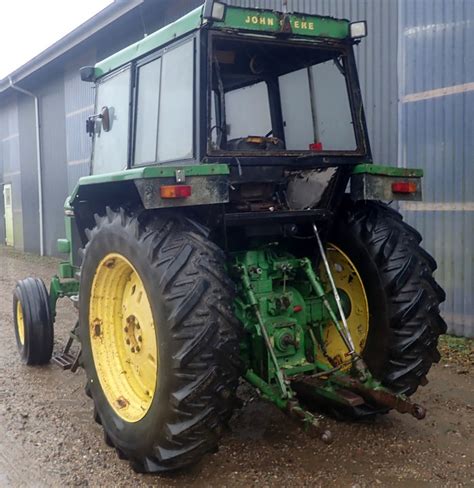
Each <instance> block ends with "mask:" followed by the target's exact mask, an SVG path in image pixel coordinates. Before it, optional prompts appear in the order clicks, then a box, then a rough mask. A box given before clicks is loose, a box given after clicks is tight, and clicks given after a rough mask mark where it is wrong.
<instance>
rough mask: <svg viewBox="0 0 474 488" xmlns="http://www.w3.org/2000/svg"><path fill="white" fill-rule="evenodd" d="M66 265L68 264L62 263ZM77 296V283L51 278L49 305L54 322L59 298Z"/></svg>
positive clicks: (75, 281)
mask: <svg viewBox="0 0 474 488" xmlns="http://www.w3.org/2000/svg"><path fill="white" fill-rule="evenodd" d="M62 264H68V263H62ZM78 294H79V281H77V280H68V281H61V280H60V279H59V277H58V276H53V278H52V280H51V285H50V288H49V303H50V307H51V316H52V319H53V322H54V319H55V318H56V306H57V302H58V300H59V299H60V298H64V297H72V296H75V295H78Z"/></svg>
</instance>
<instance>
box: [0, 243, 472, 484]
mask: <svg viewBox="0 0 474 488" xmlns="http://www.w3.org/2000/svg"><path fill="white" fill-rule="evenodd" d="M57 264H58V262H57V261H56V260H54V259H49V258H43V259H40V258H37V257H34V256H29V255H24V254H19V253H16V252H13V251H10V250H7V249H6V248H4V247H0V487H10V486H11V487H20V486H21V487H30V486H31V487H43V486H53V487H56V486H84V487H86V486H91V487H108V486H114V487H115V486H117V487H121V486H124V487H125V486H135V487H145V486H160V487H167V486H170V487H174V486H196V487H201V486H206V487H211V486H219V487H221V486H257V485H258V486H259V487H266V486H312V487H316V486H328V485H333V484H334V485H336V484H337V486H340V487H361V488H362V487H366V486H375V485H380V486H395V487H397V486H400V487H402V486H403V487H407V486H408V487H412V486H413V487H417V486H428V485H429V486H474V415H473V413H474V382H473V380H472V378H473V374H474V365H473V361H474V353H473V342H472V341H462V340H456V339H450V338H448V339H445V340H443V344H442V351H443V361H442V362H441V363H440V364H439V365H437V366H435V367H434V368H433V369H432V371H431V373H430V376H429V380H430V383H429V384H428V386H426V387H425V388H423V389H421V390H420V391H419V392H418V393H417V394H416V401H417V402H418V403H421V404H423V405H424V406H426V407H427V409H428V415H427V418H426V419H425V420H424V421H417V420H415V419H413V418H411V417H408V416H406V415H400V414H397V413H390V414H389V415H384V416H381V417H379V418H378V419H377V420H376V421H373V422H370V423H357V424H353V423H343V422H336V421H334V420H331V419H328V420H327V421H325V424H326V425H327V426H328V427H329V428H330V430H331V431H332V432H333V435H334V437H335V441H334V442H333V444H332V445H330V446H325V445H324V444H322V443H321V442H320V441H319V440H318V439H316V438H315V437H314V436H312V435H311V433H307V432H304V431H303V430H302V429H301V428H300V426H299V424H296V423H293V422H292V421H291V420H289V419H288V418H287V417H286V416H285V415H283V414H282V413H281V412H280V411H278V410H277V409H276V408H274V407H273V406H272V405H270V404H268V403H266V402H264V401H261V400H259V399H254V400H252V401H249V402H248V403H247V404H246V405H245V407H244V408H243V409H242V410H241V411H240V412H238V413H237V414H236V415H235V416H234V418H233V420H232V422H231V429H230V430H229V432H227V433H226V434H224V436H223V438H222V441H221V445H220V449H219V452H218V453H216V454H213V455H209V456H207V457H206V458H205V459H204V460H203V461H202V462H201V463H200V464H199V465H197V466H195V467H194V468H193V469H191V470H188V471H186V472H183V473H179V474H174V475H167V476H142V475H136V474H135V473H133V472H132V471H131V470H130V468H129V466H128V464H127V463H126V462H124V461H120V460H119V459H118V458H117V456H116V455H115V452H114V451H113V450H112V449H110V448H108V447H107V446H106V445H105V443H104V442H103V440H102V432H101V428H100V427H99V426H98V425H97V424H95V423H94V421H93V420H92V402H91V401H90V400H89V399H88V398H87V397H86V396H85V394H84V391H83V386H84V381H85V380H84V374H83V372H82V371H79V372H77V373H75V374H72V373H70V372H63V371H61V370H60V369H59V367H57V366H54V365H48V366H46V367H42V368H28V367H26V366H24V365H22V364H21V362H20V360H19V357H18V354H17V351H16V345H15V339H14V332H13V324H12V312H11V308H12V305H11V292H12V289H13V287H14V285H15V281H16V280H18V279H21V278H24V277H26V276H29V275H30V276H39V277H42V278H43V279H45V281H46V282H47V283H48V280H49V278H50V277H51V276H52V275H53V274H54V273H55V272H56V267H57ZM75 320H76V316H75V312H74V310H73V308H72V307H71V306H70V304H69V303H66V302H64V303H61V305H60V307H59V313H58V322H57V326H56V344H55V349H56V350H60V348H61V347H63V345H64V343H65V341H66V340H67V333H68V330H69V329H71V328H72V326H73V325H74V322H75Z"/></svg>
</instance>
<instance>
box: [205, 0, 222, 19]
mask: <svg viewBox="0 0 474 488" xmlns="http://www.w3.org/2000/svg"><path fill="white" fill-rule="evenodd" d="M225 10H226V5H225V4H224V3H221V2H216V1H215V0H206V3H205V4H204V13H203V17H204V18H205V19H209V20H217V21H218V22H222V21H223V20H224V19H225Z"/></svg>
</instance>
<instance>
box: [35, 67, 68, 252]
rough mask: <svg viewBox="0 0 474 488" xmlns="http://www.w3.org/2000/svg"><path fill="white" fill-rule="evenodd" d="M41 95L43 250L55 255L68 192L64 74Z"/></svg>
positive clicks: (57, 77)
mask: <svg viewBox="0 0 474 488" xmlns="http://www.w3.org/2000/svg"><path fill="white" fill-rule="evenodd" d="M40 95H41V109H40V118H41V142H42V162H43V167H42V175H43V195H44V200H43V212H44V215H43V217H44V250H45V253H46V254H47V255H49V256H53V255H55V254H57V247H56V241H57V239H58V237H62V236H64V201H65V200H66V197H67V195H68V187H67V165H66V130H65V124H64V113H65V109H64V107H65V105H64V79H63V77H61V76H57V75H56V76H55V77H52V78H51V79H49V80H48V81H47V82H46V83H45V84H44V85H43V86H42V87H41V94H40Z"/></svg>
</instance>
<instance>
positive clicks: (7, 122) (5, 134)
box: [0, 96, 23, 249]
mask: <svg viewBox="0 0 474 488" xmlns="http://www.w3.org/2000/svg"><path fill="white" fill-rule="evenodd" d="M18 125H19V124H18V105H17V97H16V96H13V97H11V98H10V99H9V100H8V101H6V103H5V104H3V105H2V106H1V107H0V160H1V161H2V163H1V166H0V169H2V172H1V173H0V184H1V189H0V190H1V191H0V198H1V200H2V203H1V209H2V213H1V214H0V219H1V221H2V222H1V228H2V230H1V231H0V233H1V234H2V236H3V240H2V244H3V243H4V242H5V222H4V217H3V215H4V212H3V185H4V184H8V183H11V185H12V204H13V239H14V244H15V247H16V248H18V249H23V214H22V203H21V201H22V187H21V167H20V132H19V126H18Z"/></svg>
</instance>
